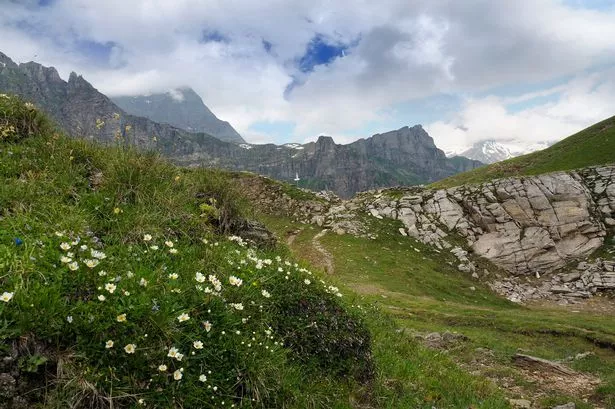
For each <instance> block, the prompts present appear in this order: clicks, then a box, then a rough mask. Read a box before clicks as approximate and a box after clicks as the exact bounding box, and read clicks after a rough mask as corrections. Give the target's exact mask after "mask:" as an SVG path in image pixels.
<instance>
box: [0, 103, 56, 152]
mask: <svg viewBox="0 0 615 409" xmlns="http://www.w3.org/2000/svg"><path fill="white" fill-rule="evenodd" d="M50 130H51V126H50V122H49V120H48V119H47V117H46V116H45V115H43V114H42V113H41V112H40V111H39V110H38V109H36V107H35V106H34V104H32V103H30V102H25V101H24V100H22V99H21V98H19V97H15V96H9V95H7V94H0V141H10V142H15V141H18V140H19V139H22V138H26V137H29V136H32V135H40V134H41V133H47V132H49V131H50Z"/></svg>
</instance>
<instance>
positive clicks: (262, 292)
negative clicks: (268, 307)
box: [261, 290, 271, 298]
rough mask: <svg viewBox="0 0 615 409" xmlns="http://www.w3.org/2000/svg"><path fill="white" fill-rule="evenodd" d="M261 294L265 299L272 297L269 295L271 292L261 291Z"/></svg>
mask: <svg viewBox="0 0 615 409" xmlns="http://www.w3.org/2000/svg"><path fill="white" fill-rule="evenodd" d="M261 294H262V295H263V297H265V298H269V297H271V294H269V291H267V290H263V291H261Z"/></svg>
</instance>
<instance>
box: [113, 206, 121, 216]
mask: <svg viewBox="0 0 615 409" xmlns="http://www.w3.org/2000/svg"><path fill="white" fill-rule="evenodd" d="M113 213H115V214H120V213H122V209H120V208H119V207H116V208H114V209H113Z"/></svg>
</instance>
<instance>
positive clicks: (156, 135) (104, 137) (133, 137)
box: [0, 53, 482, 197]
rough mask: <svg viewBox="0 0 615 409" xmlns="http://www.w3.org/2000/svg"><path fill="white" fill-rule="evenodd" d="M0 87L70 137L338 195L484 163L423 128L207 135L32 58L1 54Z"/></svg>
mask: <svg viewBox="0 0 615 409" xmlns="http://www.w3.org/2000/svg"><path fill="white" fill-rule="evenodd" d="M0 92H6V93H13V94H17V95H20V96H22V97H23V98H25V99H26V100H29V101H31V102H34V103H35V104H36V105H37V106H38V107H39V108H41V109H42V110H44V111H46V112H47V113H48V114H49V115H50V116H51V117H52V118H53V119H54V120H55V121H56V122H57V123H58V125H59V126H60V127H62V128H63V129H64V130H65V131H66V132H67V133H68V134H69V135H72V136H74V137H79V138H87V139H91V140H97V141H100V142H103V143H117V142H121V143H126V144H132V145H136V146H138V147H140V148H143V149H147V150H153V151H157V152H160V153H161V154H162V155H164V156H166V157H168V158H169V159H170V160H172V161H173V162H175V163H176V164H178V165H183V166H206V167H218V168H223V169H229V170H246V171H251V172H255V173H258V174H261V175H266V176H270V177H272V178H275V179H279V180H283V181H292V180H293V179H295V176H296V175H299V177H300V179H301V180H300V181H299V185H300V186H301V187H307V188H311V189H317V190H320V189H327V190H332V191H334V192H336V193H337V194H338V195H340V196H342V197H351V196H352V195H353V194H355V193H356V192H359V191H364V190H367V189H374V188H380V187H387V186H396V185H414V184H421V183H429V182H433V181H435V180H438V179H441V178H444V177H447V176H451V175H454V174H456V173H459V172H461V171H465V170H468V169H473V168H475V167H478V166H480V165H482V164H481V163H480V162H477V161H472V160H469V159H466V158H453V159H447V158H446V157H445V155H444V153H443V152H442V151H441V150H439V149H438V148H437V147H436V146H435V144H434V142H433V139H432V138H431V137H430V136H429V135H428V134H427V132H425V131H424V130H423V128H421V126H414V127H412V128H408V127H404V128H401V129H399V130H397V131H392V132H387V133H384V134H377V135H374V136H373V137H371V138H367V139H361V140H359V141H356V142H354V143H351V144H348V145H337V144H335V143H334V141H333V139H332V138H331V137H327V136H321V137H320V138H318V140H317V141H316V142H312V143H308V144H305V145H299V144H288V145H282V146H277V145H273V144H267V145H249V144H235V143H228V142H224V141H221V140H220V139H218V138H215V137H213V136H211V135H210V134H208V133H204V132H200V133H198V132H197V133H192V132H187V131H185V130H183V129H179V128H176V127H174V126H172V125H170V124H166V123H159V122H154V121H152V120H150V119H147V118H145V117H142V116H134V115H130V114H128V113H126V112H125V111H124V110H122V109H121V108H120V107H119V106H117V105H116V104H115V103H114V102H113V101H112V100H110V99H109V98H107V97H106V96H105V95H103V94H101V93H100V92H98V91H97V90H96V89H95V88H94V87H93V86H92V85H91V84H89V83H88V82H87V81H86V80H85V79H83V77H81V76H78V75H77V74H75V73H72V74H71V75H70V78H69V79H68V81H67V82H66V81H63V80H62V79H61V78H60V76H59V75H58V72H57V71H56V70H55V69H54V68H52V67H44V66H42V65H40V64H37V63H33V62H30V63H27V64H20V65H17V64H15V63H14V62H13V61H11V60H10V58H8V57H7V56H5V55H4V54H2V53H0ZM197 97H198V96H197ZM169 98H170V97H169ZM199 100H200V98H199ZM201 103H202V101H201ZM212 115H213V114H212ZM184 119H185V118H184Z"/></svg>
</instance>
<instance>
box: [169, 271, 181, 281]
mask: <svg viewBox="0 0 615 409" xmlns="http://www.w3.org/2000/svg"><path fill="white" fill-rule="evenodd" d="M169 278H170V279H171V280H177V279H178V278H179V274H177V273H171V274H169Z"/></svg>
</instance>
